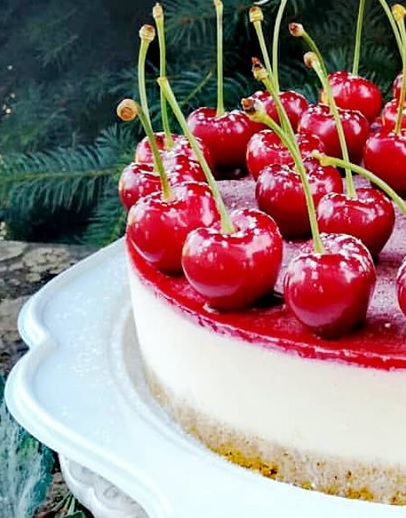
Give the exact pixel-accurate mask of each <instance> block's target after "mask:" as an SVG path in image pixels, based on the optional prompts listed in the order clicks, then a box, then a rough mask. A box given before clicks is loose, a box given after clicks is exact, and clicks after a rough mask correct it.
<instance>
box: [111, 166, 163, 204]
mask: <svg viewBox="0 0 406 518" xmlns="http://www.w3.org/2000/svg"><path fill="white" fill-rule="evenodd" d="M160 190H161V180H160V178H159V175H158V174H156V173H154V172H153V168H152V166H150V165H148V164H136V163H134V162H133V163H132V164H129V165H128V166H127V167H125V168H124V169H123V172H122V173H121V176H120V180H119V182H118V195H119V198H120V201H121V203H122V204H123V206H124V207H125V208H126V209H127V210H130V208H131V207H132V206H133V205H134V203H136V202H137V201H138V200H139V199H140V198H142V197H143V196H147V195H148V194H151V193H153V192H159V191H160Z"/></svg>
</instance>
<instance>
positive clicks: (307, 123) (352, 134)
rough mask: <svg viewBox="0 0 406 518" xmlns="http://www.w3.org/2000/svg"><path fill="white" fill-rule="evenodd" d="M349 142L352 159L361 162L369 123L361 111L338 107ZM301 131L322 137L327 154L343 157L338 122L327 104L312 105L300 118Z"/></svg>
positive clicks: (348, 146)
mask: <svg viewBox="0 0 406 518" xmlns="http://www.w3.org/2000/svg"><path fill="white" fill-rule="evenodd" d="M338 111H339V114H340V118H341V122H342V125H343V130H344V135H345V140H346V142H347V148H348V154H349V157H350V161H351V162H354V163H359V162H360V161H361V158H362V150H363V148H364V144H365V141H366V139H367V138H368V135H369V123H368V121H367V119H366V118H365V117H364V116H363V115H362V113H361V112H359V111H355V110H343V109H341V108H339V109H338ZM299 131H300V132H301V131H307V132H308V133H312V134H314V135H317V136H318V137H320V139H321V140H322V141H323V143H324V145H325V148H326V149H325V152H326V154H327V155H330V156H334V157H337V158H342V153H341V146H340V142H339V139H338V133H337V129H336V123H335V120H334V117H333V115H332V114H331V113H330V108H329V107H328V106H327V105H326V104H316V105H314V106H310V108H309V109H307V110H306V111H305V112H304V113H303V115H302V118H301V119H300V122H299Z"/></svg>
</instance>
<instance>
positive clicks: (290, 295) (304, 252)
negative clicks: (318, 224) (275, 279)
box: [283, 234, 376, 339]
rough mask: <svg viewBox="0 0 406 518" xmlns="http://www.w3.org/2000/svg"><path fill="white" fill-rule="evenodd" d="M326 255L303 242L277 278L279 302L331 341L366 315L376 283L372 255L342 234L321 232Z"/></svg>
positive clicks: (355, 241) (349, 330)
mask: <svg viewBox="0 0 406 518" xmlns="http://www.w3.org/2000/svg"><path fill="white" fill-rule="evenodd" d="M321 238H322V242H323V245H324V247H325V249H326V253H323V254H319V253H315V252H314V248H313V243H306V244H305V245H304V246H303V248H302V249H301V251H300V253H299V254H298V255H297V256H296V257H294V258H293V259H292V260H291V262H290V263H289V265H288V267H287V269H286V273H285V277H284V282H283V291H284V297H285V302H286V305H287V306H288V308H289V309H290V311H292V313H293V314H294V315H295V317H296V318H297V319H298V320H299V321H300V322H301V323H302V324H304V325H305V326H306V327H308V328H310V329H311V330H312V331H313V332H314V333H315V334H317V335H319V336H321V337H323V338H326V339H335V338H340V337H341V336H344V335H346V334H348V333H350V332H351V331H353V330H354V329H356V328H357V327H359V326H360V325H362V324H363V323H364V321H365V319H366V314H367V310H368V305H369V301H370V299H371V297H372V293H373V290H374V287H375V282H376V272H375V267H374V263H373V260H372V257H371V255H370V253H369V251H368V249H367V248H366V247H365V246H364V245H363V244H362V242H361V241H360V240H359V239H357V238H355V237H353V236H349V235H347V234H321Z"/></svg>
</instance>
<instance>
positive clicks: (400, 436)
mask: <svg viewBox="0 0 406 518" xmlns="http://www.w3.org/2000/svg"><path fill="white" fill-rule="evenodd" d="M219 186H220V190H221V194H222V196H223V199H224V201H225V203H226V205H227V207H228V208H229V209H232V208H237V207H238V208H240V207H241V208H242V207H256V206H257V204H256V200H255V183H254V181H253V180H252V179H251V178H243V179H240V180H227V181H222V182H219ZM126 245H127V256H128V265H129V268H128V271H129V282H130V288H131V298H132V307H133V312H134V318H135V324H136V330H137V336H138V342H139V346H140V350H141V356H142V361H143V367H144V371H145V375H146V379H147V382H148V385H149V388H150V390H151V392H152V394H153V395H154V396H155V398H156V399H157V400H158V401H159V403H160V404H161V405H162V406H163V407H164V408H165V409H166V410H167V411H168V413H169V414H170V415H171V416H172V418H173V419H174V420H175V421H176V422H177V423H178V424H179V425H180V426H181V427H182V428H183V429H184V430H185V431H187V432H188V433H191V434H192V435H193V436H195V437H197V438H198V439H199V440H200V441H202V442H203V443H204V444H205V445H206V446H207V447H208V448H210V449H211V450H213V451H214V452H217V453H218V454H220V455H222V456H224V457H225V458H226V459H228V460H229V461H231V462H234V463H237V464H239V465H241V466H244V467H246V468H248V469H251V470H254V471H256V472H259V473H261V474H262V475H264V476H266V477H270V478H272V479H275V480H278V481H281V482H285V483H290V484H294V485H297V486H300V487H303V488H306V489H313V490H316V491H321V492H324V493H328V494H333V495H340V496H344V497H349V498H357V499H363V500H369V501H376V502H382V503H387V504H398V505H406V446H405V437H406V410H405V409H406V318H405V316H404V315H403V314H402V312H401V311H400V309H399V306H398V302H397V298H396V289H395V278H396V273H397V270H398V268H399V266H400V264H401V262H402V260H403V258H404V257H405V256H406V220H405V218H404V217H402V216H401V215H400V214H397V217H396V224H395V229H394V231H393V233H392V236H391V238H390V240H389V241H388V243H387V244H386V246H385V247H384V249H383V251H382V252H381V253H380V255H379V261H378V262H377V264H376V270H377V284H376V288H375V291H374V295H373V298H372V300H371V304H370V306H369V309H368V313H367V320H366V323H365V324H364V325H363V326H362V327H360V328H359V329H356V330H355V331H353V332H352V333H351V334H347V335H346V336H344V337H341V338H339V339H335V340H326V339H323V338H321V337H318V336H316V335H315V334H313V333H312V332H311V331H310V330H309V329H307V328H306V327H305V326H303V325H302V324H301V323H300V322H298V321H297V320H296V318H295V317H294V316H293V315H292V314H291V313H290V311H289V309H288V308H287V306H286V305H285V304H284V300H283V296H282V295H281V293H282V281H283V273H284V270H285V268H286V265H287V264H288V262H289V260H290V259H291V258H292V257H293V256H294V254H295V253H297V251H298V247H299V246H300V243H297V242H289V241H285V242H284V260H283V265H282V269H281V272H280V276H279V278H278V281H277V283H276V286H275V291H274V292H273V293H271V294H269V296H266V297H263V298H262V299H261V300H259V301H258V302H257V303H256V304H255V305H253V306H251V307H250V308H247V309H244V310H239V311H228V312H220V311H217V310H215V309H213V308H211V307H210V306H209V305H208V304H207V302H206V301H205V300H204V299H203V298H202V297H201V296H200V295H199V294H198V293H196V292H195V291H194V289H193V288H192V287H191V286H190V285H189V283H188V282H187V280H186V278H185V277H184V276H181V275H180V276H170V275H167V274H164V273H161V272H159V271H158V270H156V269H155V268H154V267H153V266H152V265H151V264H149V263H148V262H147V261H145V259H143V257H141V256H140V255H139V253H138V252H137V250H136V249H135V247H134V246H133V243H132V242H131V238H130V236H129V235H128V234H127V236H126Z"/></svg>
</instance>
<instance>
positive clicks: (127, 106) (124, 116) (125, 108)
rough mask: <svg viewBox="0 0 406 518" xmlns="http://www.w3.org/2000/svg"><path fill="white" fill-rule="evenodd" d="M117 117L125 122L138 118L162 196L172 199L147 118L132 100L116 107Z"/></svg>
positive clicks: (126, 100) (127, 100)
mask: <svg viewBox="0 0 406 518" xmlns="http://www.w3.org/2000/svg"><path fill="white" fill-rule="evenodd" d="M117 115H118V116H119V117H120V119H121V120H123V121H125V122H129V121H133V120H134V119H135V118H137V117H138V118H139V119H140V122H141V125H142V127H143V129H144V131H145V134H146V135H147V138H148V142H149V145H150V146H151V151H152V156H153V160H154V171H157V172H158V174H159V178H160V180H161V187H162V196H163V198H164V199H165V200H170V199H171V198H172V193H171V188H170V185H169V182H168V177H167V175H166V172H165V168H164V166H163V163H162V158H161V155H160V153H159V149H158V145H157V143H156V140H155V137H154V132H153V130H152V126H151V123H150V122H149V120H148V117H147V116H146V115H145V113H144V112H143V110H142V107H141V106H140V105H139V104H138V103H137V102H135V101H134V100H133V99H124V100H122V101H121V102H120V104H119V105H118V106H117Z"/></svg>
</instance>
